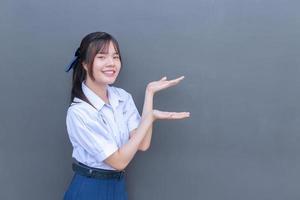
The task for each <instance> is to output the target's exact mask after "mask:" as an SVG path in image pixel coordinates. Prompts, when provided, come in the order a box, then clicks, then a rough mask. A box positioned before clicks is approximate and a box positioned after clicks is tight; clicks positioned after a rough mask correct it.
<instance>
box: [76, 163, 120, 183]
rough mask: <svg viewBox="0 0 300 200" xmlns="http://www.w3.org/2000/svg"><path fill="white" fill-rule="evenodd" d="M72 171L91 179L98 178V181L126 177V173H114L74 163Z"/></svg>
mask: <svg viewBox="0 0 300 200" xmlns="http://www.w3.org/2000/svg"><path fill="white" fill-rule="evenodd" d="M72 169H73V171H74V172H76V173H78V174H80V175H82V176H87V177H91V178H98V179H121V178H122V177H123V176H124V173H125V171H124V170H123V171H114V170H107V169H98V168H93V167H89V166H87V165H84V164H82V163H80V162H78V163H77V162H73V163H72Z"/></svg>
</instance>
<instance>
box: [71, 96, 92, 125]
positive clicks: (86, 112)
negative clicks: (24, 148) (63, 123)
mask: <svg viewBox="0 0 300 200" xmlns="http://www.w3.org/2000/svg"><path fill="white" fill-rule="evenodd" d="M94 113H95V109H94V108H93V107H92V106H91V105H90V104H88V103H87V102H85V101H83V100H81V99H79V98H76V97H75V98H74V101H73V103H72V104H71V105H70V106H69V108H68V110H67V118H76V119H79V120H81V121H85V120H86V119H89V118H90V117H91V116H92V115H93V114H94Z"/></svg>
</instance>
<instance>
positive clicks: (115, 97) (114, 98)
mask: <svg viewBox="0 0 300 200" xmlns="http://www.w3.org/2000/svg"><path fill="white" fill-rule="evenodd" d="M81 87H82V91H83V93H84V95H85V96H86V98H87V99H88V100H89V101H90V102H91V104H92V105H93V106H94V107H95V108H96V109H97V110H98V111H99V110H101V108H102V107H103V106H104V105H105V102H104V101H103V100H102V99H101V98H100V97H99V96H98V95H97V94H96V93H95V92H93V91H92V90H91V89H90V88H89V87H88V86H87V85H86V84H85V83H84V82H82V83H81ZM107 92H108V99H109V103H110V104H111V106H112V107H113V108H114V109H115V108H116V107H117V106H118V105H119V101H123V100H124V99H123V98H122V97H121V96H120V95H119V94H117V93H116V92H115V90H114V89H113V88H112V86H109V85H108V86H107Z"/></svg>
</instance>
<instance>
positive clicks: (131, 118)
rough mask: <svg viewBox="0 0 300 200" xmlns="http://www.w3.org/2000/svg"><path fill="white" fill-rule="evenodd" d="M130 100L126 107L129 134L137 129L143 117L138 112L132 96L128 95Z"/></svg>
mask: <svg viewBox="0 0 300 200" xmlns="http://www.w3.org/2000/svg"><path fill="white" fill-rule="evenodd" d="M128 96H129V97H128V99H127V102H126V106H125V113H126V115H125V116H126V121H127V127H128V130H129V132H131V131H132V130H134V129H136V128H137V127H138V126H139V124H140V121H141V116H140V114H139V111H138V110H137V108H136V106H135V103H134V101H133V98H132V96H131V94H129V93H128Z"/></svg>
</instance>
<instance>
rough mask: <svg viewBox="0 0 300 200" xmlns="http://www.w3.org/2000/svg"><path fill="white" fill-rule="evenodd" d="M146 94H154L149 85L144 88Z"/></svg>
mask: <svg viewBox="0 0 300 200" xmlns="http://www.w3.org/2000/svg"><path fill="white" fill-rule="evenodd" d="M145 93H146V96H149V97H153V96H154V92H153V90H151V89H150V88H149V87H147V88H146V92H145Z"/></svg>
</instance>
